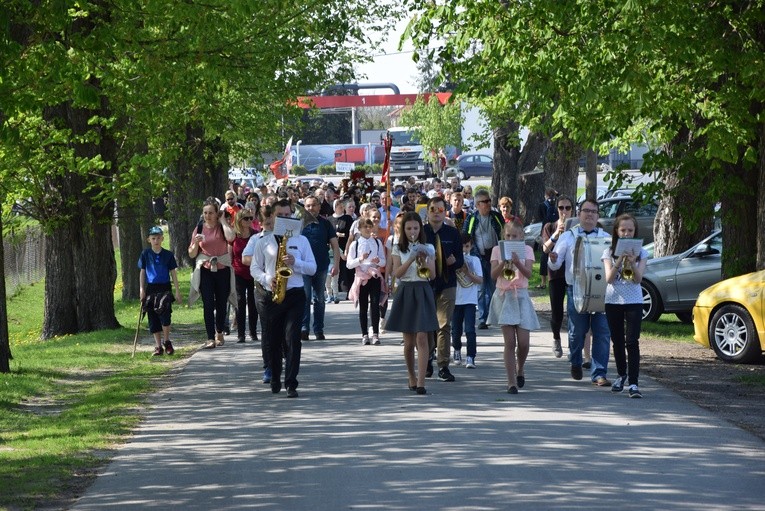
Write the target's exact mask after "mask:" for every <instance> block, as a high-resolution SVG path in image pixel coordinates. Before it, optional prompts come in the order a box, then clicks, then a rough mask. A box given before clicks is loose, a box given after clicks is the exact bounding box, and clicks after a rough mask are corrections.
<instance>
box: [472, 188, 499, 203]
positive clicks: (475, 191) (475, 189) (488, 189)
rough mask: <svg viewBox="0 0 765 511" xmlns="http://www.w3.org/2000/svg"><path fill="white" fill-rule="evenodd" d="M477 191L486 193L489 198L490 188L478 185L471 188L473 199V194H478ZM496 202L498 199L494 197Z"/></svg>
mask: <svg viewBox="0 0 765 511" xmlns="http://www.w3.org/2000/svg"><path fill="white" fill-rule="evenodd" d="M478 190H486V192H487V193H488V194H489V197H491V187H490V186H486V185H478V186H474V187H473V197H475V194H477V193H478ZM496 199H497V200H499V197H496Z"/></svg>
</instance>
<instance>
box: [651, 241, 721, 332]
mask: <svg viewBox="0 0 765 511" xmlns="http://www.w3.org/2000/svg"><path fill="white" fill-rule="evenodd" d="M721 269H722V231H719V230H716V231H714V232H713V233H712V234H711V235H710V236H708V237H706V238H704V239H703V240H701V241H700V242H699V243H697V244H696V245H694V246H692V247H691V248H689V249H688V250H686V251H685V252H682V253H680V254H675V255H671V256H666V257H658V258H655V259H649V260H648V264H647V266H646V271H645V275H643V280H642V282H641V283H640V286H641V287H642V288H643V319H644V320H648V321H656V320H657V319H659V316H661V315H662V314H664V313H665V312H673V313H675V314H676V315H677V317H678V318H679V319H680V320H681V321H683V322H686V323H690V322H691V320H692V316H691V311H692V310H693V305H694V303H695V302H696V298H697V297H698V296H699V293H700V292H701V291H702V290H704V289H706V288H707V287H709V286H711V285H712V284H714V283H716V282H719V281H720V278H721V275H722V271H721Z"/></svg>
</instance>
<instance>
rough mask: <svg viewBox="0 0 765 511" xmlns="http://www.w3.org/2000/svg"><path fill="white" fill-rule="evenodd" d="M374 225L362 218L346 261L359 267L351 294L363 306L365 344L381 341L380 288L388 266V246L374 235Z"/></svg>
mask: <svg viewBox="0 0 765 511" xmlns="http://www.w3.org/2000/svg"><path fill="white" fill-rule="evenodd" d="M374 229H375V225H374V222H373V221H372V220H370V219H368V218H363V219H361V221H360V222H359V232H360V233H361V236H360V237H359V239H357V240H354V241H353V242H351V247H350V249H349V250H348V260H347V261H346V265H347V267H348V269H349V270H352V269H355V270H356V274H355V277H354V279H353V284H352V285H351V290H350V291H349V293H348V298H349V299H350V300H353V302H354V303H355V304H356V305H358V306H359V324H360V326H361V344H362V345H364V346H366V345H369V344H374V345H378V344H380V290H381V288H382V283H383V281H382V278H383V277H382V272H381V271H380V268H381V267H382V268H384V267H385V247H384V246H383V244H382V242H381V241H380V240H379V239H377V238H376V237H373V236H372V233H373V231H374ZM368 310H371V316H372V339H371V340H370V338H369V326H368V325H369V323H368V321H367V320H368V314H367V311H368Z"/></svg>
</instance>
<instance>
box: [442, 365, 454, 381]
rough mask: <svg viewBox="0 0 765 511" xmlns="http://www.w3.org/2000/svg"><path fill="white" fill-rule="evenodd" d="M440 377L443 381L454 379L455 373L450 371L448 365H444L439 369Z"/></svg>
mask: <svg viewBox="0 0 765 511" xmlns="http://www.w3.org/2000/svg"><path fill="white" fill-rule="evenodd" d="M438 377H439V378H441V380H443V381H454V375H453V374H452V373H451V371H449V368H448V367H442V368H441V369H439V370H438Z"/></svg>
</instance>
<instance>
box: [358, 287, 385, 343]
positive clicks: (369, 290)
mask: <svg viewBox="0 0 765 511" xmlns="http://www.w3.org/2000/svg"><path fill="white" fill-rule="evenodd" d="M381 285H382V280H380V279H379V278H377V279H369V280H368V281H367V283H366V284H364V285H363V286H361V288H360V289H359V325H360V326H361V335H367V334H368V333H369V326H368V325H369V323H368V321H367V309H369V312H370V315H371V316H372V331H373V332H374V333H376V334H379V333H380V331H379V330H380V286H381Z"/></svg>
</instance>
